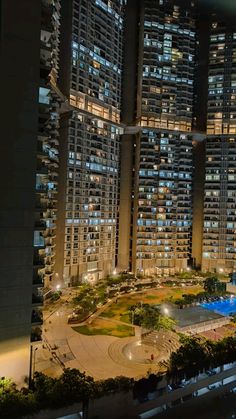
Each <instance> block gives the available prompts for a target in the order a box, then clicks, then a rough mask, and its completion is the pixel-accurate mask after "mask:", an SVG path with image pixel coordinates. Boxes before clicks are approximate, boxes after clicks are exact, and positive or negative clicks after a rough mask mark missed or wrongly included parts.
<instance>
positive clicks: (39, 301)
mask: <svg viewBox="0 0 236 419" xmlns="http://www.w3.org/2000/svg"><path fill="white" fill-rule="evenodd" d="M32 304H33V305H39V306H41V305H43V297H42V296H41V295H36V294H34V293H33V294H32Z"/></svg>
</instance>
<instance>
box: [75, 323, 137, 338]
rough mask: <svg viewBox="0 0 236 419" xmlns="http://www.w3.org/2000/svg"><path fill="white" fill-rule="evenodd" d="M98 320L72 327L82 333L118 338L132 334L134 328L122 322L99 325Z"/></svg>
mask: <svg viewBox="0 0 236 419" xmlns="http://www.w3.org/2000/svg"><path fill="white" fill-rule="evenodd" d="M99 323H100V322H99V320H97V321H96V322H94V324H93V323H92V324H91V325H89V326H88V325H83V326H75V327H72V329H73V330H74V331H75V332H78V333H81V334H82V335H88V336H95V335H109V336H116V337H119V338H126V337H129V336H134V328H133V327H130V326H126V325H124V324H119V325H114V326H112V325H111V324H109V327H101V326H102V322H101V325H99Z"/></svg>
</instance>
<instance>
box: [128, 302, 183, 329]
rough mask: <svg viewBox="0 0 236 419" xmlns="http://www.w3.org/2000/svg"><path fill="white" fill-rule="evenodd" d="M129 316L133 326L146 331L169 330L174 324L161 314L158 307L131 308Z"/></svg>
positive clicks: (170, 319) (144, 305) (139, 305)
mask: <svg viewBox="0 0 236 419" xmlns="http://www.w3.org/2000/svg"><path fill="white" fill-rule="evenodd" d="M129 315H130V319H131V320H132V322H133V324H135V325H137V326H142V327H143V328H145V329H148V330H160V329H166V330H171V329H173V327H174V324H175V321H174V320H173V319H172V318H170V317H167V316H163V315H162V314H161V312H160V308H159V307H156V306H154V305H150V304H143V305H141V304H137V305H135V306H131V307H130V311H129Z"/></svg>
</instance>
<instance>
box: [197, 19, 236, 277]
mask: <svg viewBox="0 0 236 419" xmlns="http://www.w3.org/2000/svg"><path fill="white" fill-rule="evenodd" d="M235 23H236V22H235V19H234V21H233V17H231V18H230V17H228V19H227V23H226V22H225V19H224V22H222V20H221V18H220V17H219V16H218V17H217V16H212V22H211V31H210V47H209V72H208V76H209V77H208V115H207V141H206V174H205V190H204V199H205V202H204V232H203V254H202V269H203V270H204V271H211V272H214V271H216V272H222V273H223V272H225V273H229V272H232V271H235V268H236V241H235V232H236V193H235V189H236V29H235V28H236V27H235Z"/></svg>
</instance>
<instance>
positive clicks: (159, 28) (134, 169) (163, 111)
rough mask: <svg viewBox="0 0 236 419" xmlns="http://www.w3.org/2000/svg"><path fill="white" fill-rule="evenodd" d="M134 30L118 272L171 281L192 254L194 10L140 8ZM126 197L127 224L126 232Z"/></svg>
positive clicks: (168, 5) (147, 4) (160, 5)
mask: <svg viewBox="0 0 236 419" xmlns="http://www.w3.org/2000/svg"><path fill="white" fill-rule="evenodd" d="M131 3H132V2H131ZM131 3H130V7H131V9H132V8H133V7H135V5H134V3H133V4H131ZM128 7H129V5H128ZM131 15H132V13H131ZM130 19H132V16H130ZM127 26H128V27H129V25H128V23H127ZM138 28H139V33H138V39H139V46H138V48H137V57H136V62H137V63H138V69H137V70H136V71H137V74H138V76H137V77H138V80H137V85H136V111H135V112H133V116H132V117H131V119H130V121H128V122H129V125H133V132H135V131H136V132H135V134H133V135H131V131H132V130H131V127H128V128H127V129H126V133H127V135H130V138H129V140H127V136H124V137H123V140H124V144H127V146H126V151H124V153H123V155H124V156H125V155H126V157H125V159H127V153H128V152H129V151H128V147H129V146H130V144H132V146H130V159H132V160H133V161H132V164H130V165H129V167H130V178H132V179H133V180H132V184H130V186H129V191H128V190H127V180H126V176H125V175H123V172H121V192H120V197H121V204H120V225H121V227H120V232H119V234H120V237H119V249H118V267H119V268H120V269H122V270H123V269H128V270H132V271H134V272H136V273H145V274H157V273H158V274H163V273H165V274H171V273H174V272H176V271H177V272H178V271H181V270H186V268H187V263H188V259H190V253H191V225H192V166H193V164H192V135H191V130H192V118H193V97H194V95H193V93H194V62H195V49H196V30H195V19H194V8H193V7H192V6H191V5H189V7H187V8H186V7H182V6H181V5H179V4H178V3H177V2H173V1H162V0H161V1H151V0H147V1H143V2H140V10H139V22H138ZM133 42H134V44H133V46H132V45H131V49H133V50H134V49H135V41H133ZM127 54H129V52H127ZM128 83H129V80H128V81H127V84H128ZM124 90H126V89H125V88H124ZM124 100H125V99H124ZM128 143H129V145H128ZM124 147H125V146H124ZM121 167H122V162H121ZM127 167H128V166H127ZM122 176H123V177H122ZM127 195H129V196H130V200H131V202H130V204H129V205H128V206H129V207H130V209H131V218H130V220H129V221H128V222H127V221H126V227H125V228H124V223H125V217H126V214H125V211H123V209H122V205H123V204H124V203H125V205H126V207H127V202H125V196H127ZM128 223H130V224H131V229H130V228H129V227H128ZM127 235H128V237H127ZM123 243H126V249H125V250H124V248H123ZM128 247H129V251H128Z"/></svg>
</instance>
